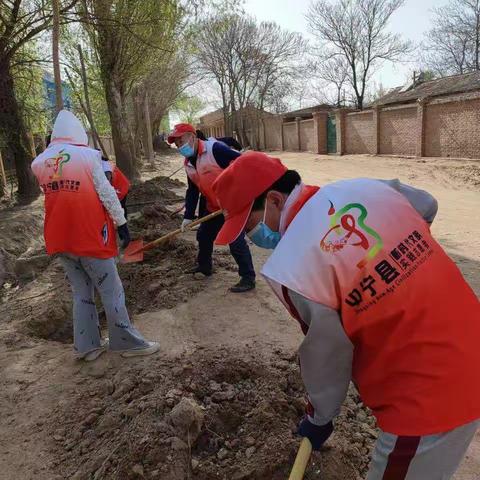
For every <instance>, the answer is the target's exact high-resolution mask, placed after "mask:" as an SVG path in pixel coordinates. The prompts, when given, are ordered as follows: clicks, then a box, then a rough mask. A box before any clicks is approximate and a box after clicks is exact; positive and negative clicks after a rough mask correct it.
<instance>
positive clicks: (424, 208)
mask: <svg viewBox="0 0 480 480" xmlns="http://www.w3.org/2000/svg"><path fill="white" fill-rule="evenodd" d="M380 181H381V182H383V183H386V184H387V185H389V186H390V187H392V188H394V189H395V190H396V191H397V192H399V193H401V194H402V195H403V196H404V197H405V198H406V199H407V200H408V201H409V202H410V205H412V207H413V208H414V209H415V210H416V211H417V212H418V213H419V214H420V215H421V216H422V217H423V219H424V220H425V221H426V222H427V223H432V222H433V220H434V219H435V216H436V215H437V211H438V202H437V200H436V199H435V197H434V196H433V195H431V194H430V193H428V192H426V191H425V190H420V189H419V188H415V187H411V186H410V185H405V184H404V183H401V182H400V180H399V179H398V178H396V179H395V180H380Z"/></svg>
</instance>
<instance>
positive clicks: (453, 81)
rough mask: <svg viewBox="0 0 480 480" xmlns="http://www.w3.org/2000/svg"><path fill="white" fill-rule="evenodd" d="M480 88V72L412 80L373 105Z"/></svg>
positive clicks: (415, 99) (408, 101)
mask: <svg viewBox="0 0 480 480" xmlns="http://www.w3.org/2000/svg"><path fill="white" fill-rule="evenodd" d="M475 90H480V72H472V73H466V74H463V75H452V76H450V77H443V78H437V79H435V80H429V81H427V82H418V81H417V82H414V83H412V84H411V85H410V86H406V87H405V86H403V87H397V88H394V89H393V90H391V91H390V92H389V93H387V94H386V95H384V96H383V97H381V98H379V99H378V100H377V101H376V102H374V105H391V104H394V103H410V102H415V101H417V100H419V99H421V98H426V97H438V96H442V95H452V94H455V93H466V92H471V91H475Z"/></svg>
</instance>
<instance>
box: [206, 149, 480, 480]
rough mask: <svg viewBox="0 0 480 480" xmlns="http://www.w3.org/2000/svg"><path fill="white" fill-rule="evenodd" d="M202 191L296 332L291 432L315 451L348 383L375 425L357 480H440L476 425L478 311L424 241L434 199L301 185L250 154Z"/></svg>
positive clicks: (224, 236) (358, 183)
mask: <svg viewBox="0 0 480 480" xmlns="http://www.w3.org/2000/svg"><path fill="white" fill-rule="evenodd" d="M252 171H255V175H252V173H251V172H252ZM213 190H214V192H215V194H216V196H217V200H218V203H219V204H220V205H221V207H222V208H223V210H224V211H225V212H226V221H225V224H224V225H223V227H222V229H221V230H220V232H219V234H218V236H217V239H216V243H218V244H220V245H223V244H228V243H230V242H232V241H234V240H235V238H237V236H238V235H239V234H241V233H242V232H243V231H246V232H247V235H248V236H249V237H250V238H251V240H252V241H253V242H254V243H255V244H257V245H258V246H259V247H263V248H268V249H273V253H272V255H271V256H270V258H269V259H268V261H267V262H266V264H265V265H264V267H263V270H262V274H263V275H264V277H265V278H266V280H267V282H268V283H269V284H270V286H271V287H272V289H273V290H274V292H275V293H276V295H277V296H278V297H279V299H280V300H281V301H282V302H283V304H284V305H285V307H286V308H287V309H288V311H289V312H290V314H291V315H292V316H293V317H294V318H295V319H297V320H298V322H299V324H300V326H301V328H302V330H303V333H304V334H305V339H304V340H303V342H302V344H301V346H300V349H299V357H300V362H301V375H302V378H303V380H304V383H305V387H306V390H307V393H308V397H309V403H308V407H307V415H306V416H305V417H304V418H303V419H302V420H301V422H300V424H299V430H298V432H299V434H300V435H302V436H305V437H308V438H309V439H310V441H311V443H312V445H313V447H314V449H319V448H320V447H321V446H322V444H323V443H324V442H325V441H326V440H327V439H328V437H329V436H330V434H331V433H332V431H333V428H334V426H333V420H334V418H335V416H336V415H337V414H338V413H339V411H340V407H341V405H342V403H343V401H344V399H345V396H346V393H347V390H348V386H349V383H350V381H353V382H354V384H355V385H356V387H357V389H358V391H359V393H360V395H361V397H362V400H363V403H364V404H365V405H367V406H368V407H370V408H371V409H372V411H373V414H374V415H375V417H376V419H377V422H378V425H379V427H380V429H381V433H380V436H379V437H378V440H377V443H376V446H375V451H374V453H373V458H372V461H371V465H370V471H369V474H368V477H367V478H368V480H380V479H384V480H404V479H407V480H440V479H444V480H447V479H450V478H451V477H452V476H453V474H454V472H455V470H456V469H457V467H458V465H459V464H460V462H461V460H462V458H463V456H464V454H465V452H466V450H467V448H468V445H469V444H470V442H471V440H472V438H473V436H474V434H475V431H476V430H477V428H478V426H479V418H480V368H479V365H480V348H479V344H480V303H479V301H478V299H477V297H476V296H475V294H474V292H473V291H472V289H471V288H470V287H469V285H468V284H467V282H466V281H465V280H464V278H463V277H462V274H461V273H460V271H459V269H458V268H457V266H456V265H455V263H454V262H453V261H452V260H451V259H450V258H449V257H448V256H447V254H446V253H445V252H444V250H443V249H442V247H441V246H440V245H439V244H438V243H437V241H436V240H435V239H434V238H433V236H432V234H431V233H430V224H431V223H432V221H433V219H434V217H435V215H436V212H437V202H436V200H435V199H434V198H433V197H432V196H431V195H430V194H428V193H427V192H424V191H422V190H418V189H415V188H412V187H410V186H407V185H403V184H401V183H400V182H399V181H398V180H392V181H384V180H373V179H366V178H361V179H353V180H342V181H339V182H335V183H332V184H329V185H325V186H322V187H321V188H319V187H316V186H309V185H304V184H303V183H302V182H301V178H300V176H299V174H298V173H297V172H295V171H292V170H288V169H287V167H285V166H284V165H283V164H282V163H281V161H280V160H279V159H276V158H271V157H269V156H267V155H265V154H263V153H258V152H247V153H244V154H243V155H242V156H240V157H239V158H238V159H237V160H236V161H235V162H234V163H233V164H232V165H231V166H230V167H229V168H227V169H226V170H225V171H224V172H223V173H222V174H221V175H220V176H219V177H218V178H217V180H216V181H215V183H214V184H213Z"/></svg>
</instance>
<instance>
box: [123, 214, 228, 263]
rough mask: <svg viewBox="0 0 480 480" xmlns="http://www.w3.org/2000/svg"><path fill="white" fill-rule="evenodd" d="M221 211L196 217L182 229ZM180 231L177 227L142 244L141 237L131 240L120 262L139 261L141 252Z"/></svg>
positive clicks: (216, 215)
mask: <svg viewBox="0 0 480 480" xmlns="http://www.w3.org/2000/svg"><path fill="white" fill-rule="evenodd" d="M222 213H223V212H222V210H217V211H216V212H213V213H210V214H209V215H206V216H205V217H202V218H198V219H197V220H194V221H193V222H192V223H189V224H188V225H187V226H186V227H185V228H184V230H191V229H192V228H193V227H196V226H197V225H200V224H201V223H203V222H207V221H208V220H211V219H212V218H215V217H218V216H219V215H221V214H222ZM181 233H182V229H181V228H177V230H173V232H169V233H167V234H165V235H163V236H161V237H160V238H157V239H156V240H153V242H150V243H147V244H146V245H145V244H144V242H143V239H139V240H133V241H132V242H130V244H129V245H128V247H127V248H126V249H125V251H124V252H123V256H122V259H121V262H122V263H134V262H141V261H142V260H143V252H146V251H147V250H151V249H152V248H155V247H156V246H157V245H160V244H161V243H163V242H166V241H167V240H170V238H173V237H176V236H177V235H180V234H181Z"/></svg>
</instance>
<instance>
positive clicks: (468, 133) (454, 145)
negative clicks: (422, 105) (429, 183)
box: [425, 99, 480, 158]
mask: <svg viewBox="0 0 480 480" xmlns="http://www.w3.org/2000/svg"><path fill="white" fill-rule="evenodd" d="M425 115H426V116H425V155H426V156H427V157H460V158H480V99H474V100H464V101H457V102H449V103H434V102H432V103H431V104H427V106H426V111H425Z"/></svg>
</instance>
